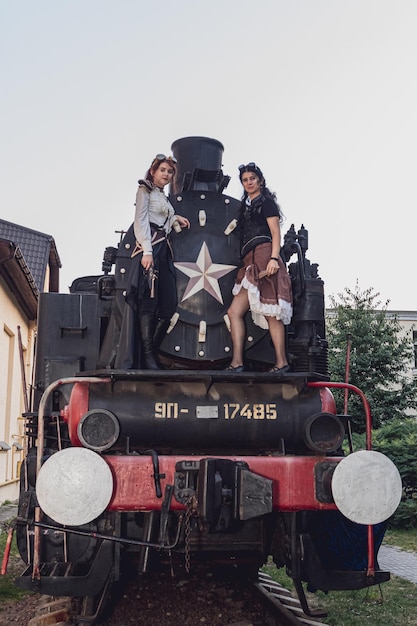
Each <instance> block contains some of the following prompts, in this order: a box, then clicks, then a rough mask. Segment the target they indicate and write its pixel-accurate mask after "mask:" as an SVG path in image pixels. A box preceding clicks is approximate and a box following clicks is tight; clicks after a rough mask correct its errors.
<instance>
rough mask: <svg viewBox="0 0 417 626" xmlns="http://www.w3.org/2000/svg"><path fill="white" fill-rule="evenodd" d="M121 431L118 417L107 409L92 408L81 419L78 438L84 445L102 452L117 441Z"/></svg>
mask: <svg viewBox="0 0 417 626" xmlns="http://www.w3.org/2000/svg"><path fill="white" fill-rule="evenodd" d="M119 433H120V424H119V421H118V419H117V417H116V416H115V415H114V414H113V413H111V412H110V411H107V410H106V409H92V410H91V411H88V412H87V413H86V414H85V415H83V417H82V418H81V419H80V422H79V424H78V427H77V434H78V439H79V440H80V441H81V443H82V444H83V446H85V447H86V448H90V450H94V451H95V452H102V451H103V450H108V449H109V448H111V447H112V445H113V444H114V443H116V441H117V439H118V437H119Z"/></svg>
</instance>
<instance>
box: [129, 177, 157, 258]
mask: <svg viewBox="0 0 417 626" xmlns="http://www.w3.org/2000/svg"><path fill="white" fill-rule="evenodd" d="M148 207H149V192H148V191H147V190H146V189H145V188H144V187H142V186H139V188H138V191H137V194H136V210H135V221H134V222H133V230H134V232H135V237H136V241H137V242H138V243H140V244H141V246H142V249H143V255H142V260H141V264H142V266H143V267H144V268H145V270H148V269H149V268H150V267H152V265H153V256H152V244H151V226H150V224H149V213H148Z"/></svg>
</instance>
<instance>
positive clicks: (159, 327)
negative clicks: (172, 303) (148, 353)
mask: <svg viewBox="0 0 417 626" xmlns="http://www.w3.org/2000/svg"><path fill="white" fill-rule="evenodd" d="M169 322H170V320H165V319H158V321H157V322H156V326H155V330H154V333H153V345H154V348H155V350H159V346H160V345H161V343H162V342H163V340H164V337H165V335H166V332H167V330H168V328H169Z"/></svg>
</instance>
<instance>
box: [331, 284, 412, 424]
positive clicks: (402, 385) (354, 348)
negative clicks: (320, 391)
mask: <svg viewBox="0 0 417 626" xmlns="http://www.w3.org/2000/svg"><path fill="white" fill-rule="evenodd" d="M378 297H379V294H378V293H376V292H374V290H373V288H369V289H365V290H364V291H361V290H360V288H359V286H358V284H356V287H355V290H351V289H348V288H345V290H344V292H343V293H339V294H337V297H334V296H332V297H331V298H330V301H331V304H332V307H333V310H334V317H333V316H331V317H330V319H329V320H328V323H327V337H328V341H329V369H330V374H331V379H332V380H336V381H344V380H345V371H346V350H347V343H348V337H349V338H350V346H351V347H350V374H349V381H348V382H349V383H351V384H352V385H356V386H357V387H359V388H360V389H361V390H362V391H363V392H364V393H365V395H366V397H367V398H368V400H369V402H370V405H371V411H372V417H373V426H374V428H377V427H379V426H381V424H384V423H386V422H388V421H389V420H391V419H401V418H404V417H405V416H406V413H407V409H414V410H415V409H416V406H417V384H416V382H415V381H414V380H413V379H412V378H411V377H410V375H409V373H408V372H409V366H410V362H412V360H413V359H414V346H413V342H412V339H411V338H407V337H401V336H400V334H399V333H400V330H401V325H400V323H399V321H398V319H397V317H396V316H387V305H388V302H387V303H386V304H385V305H384V306H382V307H381V302H380V301H378ZM335 396H336V402H337V408H338V412H343V394H341V393H340V394H335ZM348 413H349V415H351V416H352V418H353V424H354V430H356V431H358V432H363V430H364V428H365V416H364V411H363V407H362V403H361V401H360V399H359V398H358V397H357V396H356V395H355V396H354V395H352V394H350V395H349V404H348Z"/></svg>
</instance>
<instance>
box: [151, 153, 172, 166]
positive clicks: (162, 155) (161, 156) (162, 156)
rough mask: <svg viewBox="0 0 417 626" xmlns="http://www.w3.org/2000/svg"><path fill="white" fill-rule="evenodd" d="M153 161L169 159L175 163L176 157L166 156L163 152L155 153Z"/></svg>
mask: <svg viewBox="0 0 417 626" xmlns="http://www.w3.org/2000/svg"><path fill="white" fill-rule="evenodd" d="M154 161H171V163H174V164H175V163H176V162H177V159H176V158H175V157H173V156H166V155H165V154H157V155H156V157H155V158H154Z"/></svg>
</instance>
